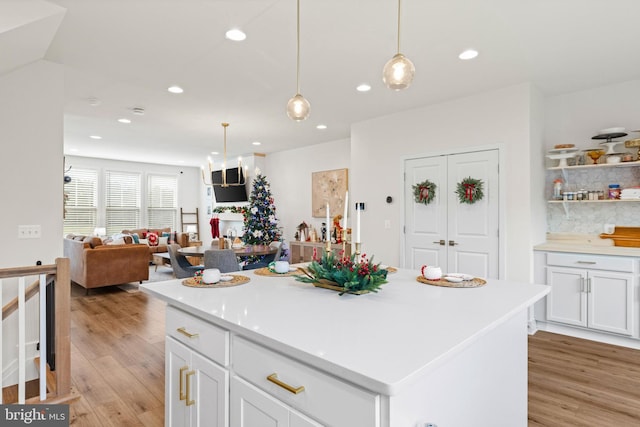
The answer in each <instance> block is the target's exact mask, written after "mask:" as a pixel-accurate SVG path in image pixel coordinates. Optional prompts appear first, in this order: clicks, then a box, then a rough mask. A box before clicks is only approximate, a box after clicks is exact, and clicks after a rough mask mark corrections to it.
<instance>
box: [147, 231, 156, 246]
mask: <svg viewBox="0 0 640 427" xmlns="http://www.w3.org/2000/svg"><path fill="white" fill-rule="evenodd" d="M147 240H148V241H149V246H158V235H157V234H156V233H147Z"/></svg>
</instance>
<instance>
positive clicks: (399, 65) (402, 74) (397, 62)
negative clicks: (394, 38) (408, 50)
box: [382, 0, 416, 90]
mask: <svg viewBox="0 0 640 427" xmlns="http://www.w3.org/2000/svg"><path fill="white" fill-rule="evenodd" d="M400 1H401V0H398V53H396V54H395V55H393V58H391V59H390V60H389V62H387V63H386V64H385V66H384V68H383V69H382V81H383V82H384V84H385V85H387V87H388V88H389V89H393V90H402V89H406V88H408V87H409V85H410V84H411V82H412V81H413V76H414V75H415V73H416V67H414V66H413V62H411V61H410V60H409V58H407V57H406V56H404V55H403V54H401V53H400Z"/></svg>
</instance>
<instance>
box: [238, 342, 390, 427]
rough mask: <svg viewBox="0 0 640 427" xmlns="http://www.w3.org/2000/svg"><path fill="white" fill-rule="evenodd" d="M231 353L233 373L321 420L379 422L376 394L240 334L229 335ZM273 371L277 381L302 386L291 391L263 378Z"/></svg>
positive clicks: (370, 426)
mask: <svg viewBox="0 0 640 427" xmlns="http://www.w3.org/2000/svg"><path fill="white" fill-rule="evenodd" d="M231 355H232V359H233V370H234V371H235V373H236V374H237V375H239V376H241V377H243V378H244V379H246V380H247V381H249V382H250V383H253V384H254V385H256V386H257V387H259V388H261V389H263V390H265V391H266V392H267V393H269V394H270V395H272V396H275V397H276V398H278V399H279V400H281V401H282V402H284V403H286V404H287V405H289V406H291V407H292V408H295V409H298V410H299V411H301V412H303V413H306V414H307V415H309V416H310V417H311V418H314V419H316V420H318V421H320V422H321V423H323V424H328V425H331V426H336V427H341V426H344V427H359V426H362V427H377V426H380V397H379V396H378V395H377V394H375V393H371V392H368V391H365V390H364V389H361V388H358V387H356V386H353V385H351V384H347V383H345V382H344V381H341V380H339V379H337V378H334V377H332V376H329V375H327V374H324V373H322V372H320V371H318V370H316V369H314V368H311V367H309V366H307V365H304V364H302V363H300V362H298V361H296V360H293V359H291V358H289V357H287V356H284V355H281V354H279V353H276V352H274V351H271V350H268V349H266V348H264V347H262V346H260V345H258V344H255V343H253V342H251V341H248V340H245V339H243V338H240V337H236V336H234V337H233V341H232V351H231ZM274 373H275V374H277V379H278V380H279V381H282V382H283V383H286V384H288V385H290V386H292V387H294V388H298V387H300V386H303V387H304V390H303V391H302V392H300V393H298V394H294V393H292V392H290V391H288V390H286V389H285V388H283V387H282V386H279V385H277V384H274V383H273V382H271V381H269V380H267V377H268V376H270V375H272V374H274Z"/></svg>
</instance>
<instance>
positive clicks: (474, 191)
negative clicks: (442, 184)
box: [456, 177, 484, 205]
mask: <svg viewBox="0 0 640 427" xmlns="http://www.w3.org/2000/svg"><path fill="white" fill-rule="evenodd" d="M483 184H484V183H483V182H482V180H481V179H473V178H471V177H468V178H465V179H463V180H462V181H460V182H459V183H458V185H457V186H456V194H457V195H458V201H459V202H460V203H467V204H470V205H472V204H474V203H475V202H477V201H478V200H482V198H483V197H484V192H483V191H482V186H483Z"/></svg>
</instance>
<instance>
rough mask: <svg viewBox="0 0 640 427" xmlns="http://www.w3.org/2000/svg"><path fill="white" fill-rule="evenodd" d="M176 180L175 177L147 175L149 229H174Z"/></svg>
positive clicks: (176, 194)
mask: <svg viewBox="0 0 640 427" xmlns="http://www.w3.org/2000/svg"><path fill="white" fill-rule="evenodd" d="M177 207H178V179H177V177H176V176H175V175H149V176H148V183H147V222H148V223H149V228H164V227H171V229H172V230H175V229H176V226H175V225H176V216H177V213H176V209H177Z"/></svg>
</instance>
